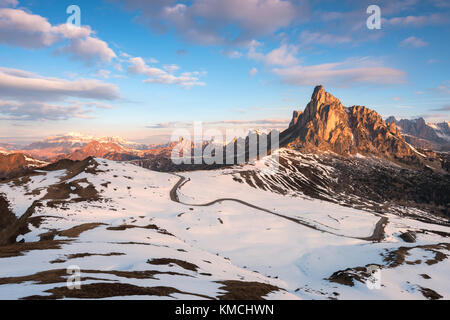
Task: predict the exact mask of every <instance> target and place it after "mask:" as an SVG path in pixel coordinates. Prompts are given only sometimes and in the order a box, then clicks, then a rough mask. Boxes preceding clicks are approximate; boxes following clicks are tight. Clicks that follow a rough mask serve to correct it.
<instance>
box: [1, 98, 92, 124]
mask: <svg viewBox="0 0 450 320" xmlns="http://www.w3.org/2000/svg"><path fill="white" fill-rule="evenodd" d="M90 112H91V110H86V109H84V108H83V107H82V106H80V105H78V104H75V105H55V104H48V103H43V102H17V101H1V100H0V120H17V121H37V120H68V119H70V118H82V119H88V118H92V117H91V116H89V115H88V114H89V113H90Z"/></svg>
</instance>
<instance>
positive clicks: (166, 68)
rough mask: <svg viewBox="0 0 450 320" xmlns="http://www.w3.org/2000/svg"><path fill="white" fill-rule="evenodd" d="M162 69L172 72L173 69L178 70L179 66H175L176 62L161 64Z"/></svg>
mask: <svg viewBox="0 0 450 320" xmlns="http://www.w3.org/2000/svg"><path fill="white" fill-rule="evenodd" d="M163 69H164V70H166V71H167V72H169V73H174V72H175V71H178V70H180V67H179V66H177V65H176V64H166V65H164V66H163Z"/></svg>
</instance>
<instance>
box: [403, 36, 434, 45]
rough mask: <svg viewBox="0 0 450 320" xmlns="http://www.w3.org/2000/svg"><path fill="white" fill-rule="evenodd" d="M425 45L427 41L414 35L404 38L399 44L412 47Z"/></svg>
mask: <svg viewBox="0 0 450 320" xmlns="http://www.w3.org/2000/svg"><path fill="white" fill-rule="evenodd" d="M427 45H428V43H427V42H425V41H423V40H422V39H420V38H417V37H414V36H411V37H409V38H406V39H405V40H403V41H402V42H400V44H399V46H400V47H413V48H421V47H425V46H427Z"/></svg>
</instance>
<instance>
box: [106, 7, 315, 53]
mask: <svg viewBox="0 0 450 320" xmlns="http://www.w3.org/2000/svg"><path fill="white" fill-rule="evenodd" d="M111 1H114V2H117V3H122V2H125V6H126V7H127V8H128V9H130V10H133V11H138V12H139V16H138V19H139V20H140V21H141V22H142V23H144V24H147V25H148V26H149V27H151V28H153V29H156V30H159V31H166V30H168V29H171V28H173V29H175V30H176V31H177V32H178V33H179V34H180V35H181V37H182V38H184V39H185V40H189V41H194V42H197V43H202V44H220V43H225V42H228V43H230V42H234V43H239V42H245V41H248V40H250V39H253V38H255V37H259V36H266V35H271V34H274V33H275V32H276V31H278V30H279V29H281V28H284V27H288V26H290V25H291V24H293V23H295V22H297V21H300V20H301V19H302V18H304V17H305V15H306V14H307V12H306V9H305V8H304V7H303V2H299V1H289V0H246V1H242V0H194V1H192V2H190V3H186V2H184V3H176V2H175V1H173V0H161V1H142V0H127V1H119V0H111ZM230 25H232V26H236V27H237V28H238V29H239V31H240V32H239V33H238V34H233V32H230V30H229V29H227V26H230Z"/></svg>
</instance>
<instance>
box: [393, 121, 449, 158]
mask: <svg viewBox="0 0 450 320" xmlns="http://www.w3.org/2000/svg"><path fill="white" fill-rule="evenodd" d="M386 122H387V123H395V124H396V125H397V126H398V128H399V129H400V131H401V133H402V135H403V137H404V138H405V140H406V141H407V142H408V143H410V144H412V145H414V146H415V147H418V148H424V149H432V150H436V151H450V129H449V125H448V121H445V122H441V123H427V122H425V120H424V119H423V118H419V119H413V120H408V119H401V120H397V119H395V117H389V118H387V119H386Z"/></svg>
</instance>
